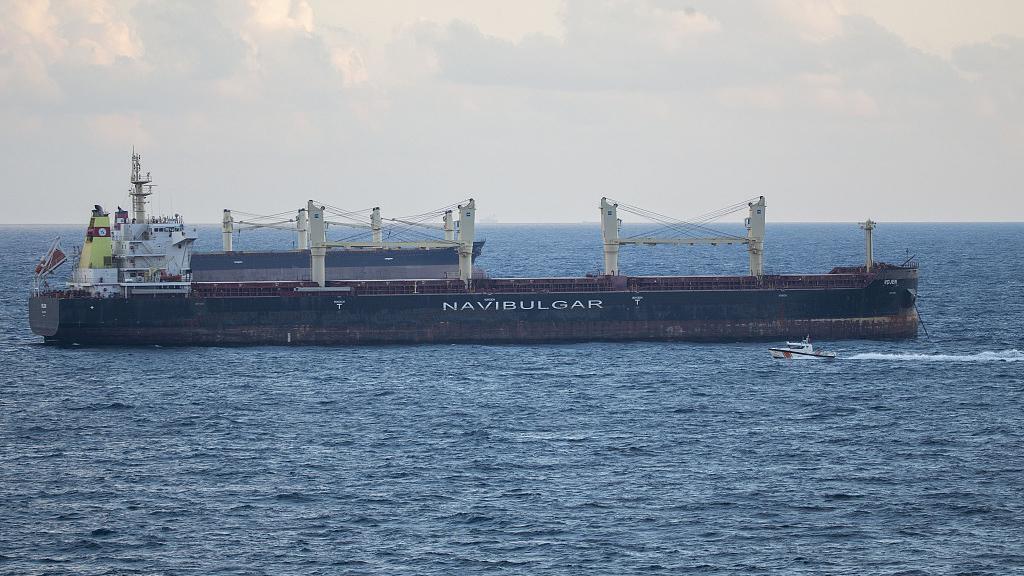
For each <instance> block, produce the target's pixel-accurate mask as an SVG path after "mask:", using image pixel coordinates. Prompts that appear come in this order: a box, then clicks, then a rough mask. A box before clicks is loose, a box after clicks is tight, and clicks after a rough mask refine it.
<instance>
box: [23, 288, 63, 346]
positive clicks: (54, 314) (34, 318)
mask: <svg viewBox="0 0 1024 576" xmlns="http://www.w3.org/2000/svg"><path fill="white" fill-rule="evenodd" d="M28 323H29V326H30V327H31V328H32V332H33V333H35V334H38V335H40V336H42V337H44V338H46V339H47V340H50V339H51V338H52V337H54V336H56V335H57V331H58V330H60V299H59V298H53V297H51V296H32V297H30V298H29V300H28Z"/></svg>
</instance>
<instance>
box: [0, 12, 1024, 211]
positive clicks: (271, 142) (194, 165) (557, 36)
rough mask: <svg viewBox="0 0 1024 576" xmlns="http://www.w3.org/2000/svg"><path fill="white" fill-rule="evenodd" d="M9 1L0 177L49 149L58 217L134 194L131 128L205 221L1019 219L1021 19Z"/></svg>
mask: <svg viewBox="0 0 1024 576" xmlns="http://www.w3.org/2000/svg"><path fill="white" fill-rule="evenodd" d="M0 2H4V4H3V5H2V6H0V9H3V10H4V13H5V14H8V15H9V16H8V17H6V18H5V19H4V20H2V21H0V122H2V123H3V124H4V126H5V127H8V128H9V129H8V130H5V131H4V133H3V135H2V136H0V172H3V173H4V174H6V175H7V178H8V182H9V183H10V184H9V185H13V186H14V187H15V188H17V187H18V186H19V185H21V186H24V185H25V184H26V183H30V182H34V181H36V180H38V179H39V176H40V174H42V173H44V172H45V173H47V174H52V173H53V170H51V169H49V168H47V167H44V166H42V162H43V161H42V160H39V159H41V158H49V159H59V160H58V161H59V162H60V163H61V165H62V166H61V170H60V171H59V175H58V176H57V177H56V178H57V179H56V181H53V182H52V184H53V188H54V189H55V190H57V191H58V192H55V194H57V195H63V196H61V198H60V199H59V200H58V202H57V203H58V204H59V208H58V209H57V211H56V212H55V213H57V214H58V215H59V216H60V217H61V218H62V219H66V220H76V219H77V217H78V215H79V205H80V204H83V202H84V200H83V199H82V198H79V196H84V195H88V196H92V195H95V194H100V193H101V191H104V190H110V189H115V190H120V188H121V186H120V184H122V183H123V182H122V180H123V176H124V166H123V165H122V164H123V162H122V160H123V157H124V156H126V155H127V153H128V151H129V150H130V148H131V145H132V144H133V143H134V144H138V145H140V147H142V146H144V148H145V149H144V150H143V151H144V152H145V153H146V157H147V159H148V160H149V161H150V162H152V164H150V166H151V169H152V170H153V171H154V175H155V176H157V177H158V178H160V181H161V188H160V191H161V194H172V193H176V194H179V196H178V199H177V201H176V204H175V205H176V207H177V209H178V211H182V212H184V213H186V214H190V215H191V216H190V217H191V218H192V219H194V220H210V219H213V218H214V217H215V216H216V214H217V211H218V210H220V209H221V208H223V207H225V206H233V207H238V208H240V209H246V210H247V211H251V212H259V211H261V210H265V211H266V212H268V213H270V212H279V211H281V210H283V209H285V208H290V207H292V204H296V203H297V202H302V201H304V200H305V199H306V198H308V197H316V198H322V199H325V200H331V201H332V202H331V203H332V204H335V205H353V207H362V205H363V204H370V205H372V204H375V203H380V204H382V205H390V206H395V207H396V208H393V210H392V212H393V214H395V215H400V214H401V213H403V212H402V211H403V210H406V207H409V208H408V211H409V212H411V211H413V208H412V206H415V207H417V208H422V209H428V208H431V207H432V206H434V205H440V204H444V203H447V202H448V201H449V200H453V199H459V198H465V197H470V196H474V197H476V198H477V199H478V201H479V202H480V204H481V206H482V207H485V208H482V209H485V210H486V212H487V213H491V214H496V215H499V217H500V219H501V220H503V221H510V220H538V219H539V220H578V219H582V218H592V217H593V214H592V212H593V211H594V210H593V206H592V205H593V204H594V198H599V197H600V196H602V195H608V196H612V197H618V198H624V199H626V200H629V201H631V202H632V203H635V204H640V205H647V206H650V207H651V208H656V209H659V211H662V212H665V213H672V214H675V215H678V216H686V215H689V214H693V213H700V212H704V211H708V210H710V209H713V208H716V207H717V206H719V205H720V204H721V203H723V202H724V203H729V202H731V201H734V200H736V199H742V198H747V197H749V196H752V195H754V194H757V193H764V194H766V195H768V196H769V199H770V205H771V207H772V208H771V210H772V214H773V216H776V217H779V218H786V219H848V220H853V219H855V218H862V217H864V215H863V214H860V213H857V214H854V213H853V211H854V210H860V209H861V207H862V206H878V207H880V208H879V209H880V210H884V211H885V213H884V214H883V213H879V212H874V213H873V214H872V216H873V217H875V218H876V219H877V218H880V217H888V218H900V219H918V218H941V219H954V218H981V217H986V218H998V217H999V216H1000V215H1001V214H1003V210H1006V209H1011V210H1012V209H1017V210H1018V211H1019V213H1024V205H1021V202H1022V200H1021V199H1020V198H1019V197H1018V196H1017V194H1016V193H1015V192H1013V191H1015V190H1017V189H1019V187H1020V185H1021V184H1022V182H1021V174H1020V172H1019V169H1018V168H1017V166H1019V165H1020V164H1021V161H1022V160H1024V133H1022V129H1021V128H1020V127H1021V126H1024V118H1022V110H1024V106H1022V104H1024V102H1022V101H1021V98H1022V94H1024V86H1022V85H1021V82H1022V81H1021V75H1020V74H1019V72H1017V71H1018V70H1020V69H1022V65H1024V50H1022V47H1021V46H1022V41H1021V40H1020V39H1019V38H1013V37H1004V38H996V39H993V40H992V41H989V42H981V43H976V44H973V45H970V46H964V47H961V48H960V49H958V50H956V51H954V52H953V57H952V58H951V59H950V60H946V59H944V58H942V57H937V56H933V55H930V54H926V53H923V52H921V51H919V50H916V49H914V48H913V47H911V46H908V45H907V44H906V43H905V42H904V41H903V40H902V39H901V38H900V37H899V36H897V35H895V34H893V33H891V32H890V31H889V30H887V29H885V28H884V27H882V26H880V25H879V24H878V22H876V21H875V20H873V19H871V18H869V17H866V16H863V15H858V14H853V13H850V12H849V11H848V10H846V8H845V7H844V6H843V5H842V4H839V3H817V2H815V3H807V2H802V1H797V0H793V1H781V2H769V1H767V0H766V1H756V2H730V1H714V2H711V1H701V0H693V1H674V0H630V1H627V0H618V1H613V0H608V1H605V0H601V1H591V0H587V1H582V0H570V1H568V2H566V3H565V4H564V5H563V6H562V9H561V11H560V18H561V26H560V27H559V28H558V33H550V34H545V33H540V32H535V33H525V34H514V35H505V36H503V37H496V36H493V35H489V34H487V33H485V32H484V31H482V30H481V28H480V27H479V26H478V25H477V24H475V23H474V22H472V21H470V20H469V19H462V20H460V19H454V20H450V21H434V22H428V21H423V20H417V19H410V20H409V21H407V22H406V23H405V24H403V25H402V26H399V27H397V28H395V29H393V30H389V31H388V34H387V35H386V36H382V37H376V36H372V35H367V34H365V33H362V32H360V31H359V30H353V29H350V28H348V27H346V24H347V22H346V20H345V19H344V17H343V16H342V17H338V18H335V19H333V20H328V19H325V18H324V16H323V14H321V13H320V12H318V11H317V10H316V9H315V7H316V4H315V3H313V4H311V3H309V2H307V1H306V0H267V1H259V2H257V1H252V2H250V1H248V0H222V1H218V2H208V3H203V4H193V3H179V2H167V1H156V0H121V1H115V0H111V1H101V0H89V1H85V0H82V1H70V2H67V3H62V4H60V5H59V9H58V8H56V7H55V6H57V5H50V4H47V3H45V2H29V1H21V0H0ZM373 9H377V10H386V8H373V7H370V8H366V10H368V11H372V10H373ZM478 9H481V8H478ZM341 13H342V14H343V12H341ZM547 28H548V29H550V28H551V27H550V26H548V27H547ZM55 135H59V136H55ZM112 187H113V188H112ZM977 189H981V191H980V192H977V191H975V190H977ZM71 190H79V191H81V192H80V193H79V194H72V193H71V192H66V191H71ZM965 190H972V194H971V201H965V200H964V191H965ZM174 191H178V192H174ZM807 198H814V199H815V201H814V202H808V201H807ZM850 198H857V199H858V201H857V203H856V205H855V206H851V205H850V204H849V202H848V199H850ZM88 200H89V201H88V202H85V205H86V207H88V206H91V205H92V203H95V201H98V200H101V199H92V198H89V199H88ZM282 204H283V205H282ZM31 210H33V203H32V201H31V200H30V199H20V198H18V199H15V200H14V201H13V205H12V211H11V212H10V214H26V213H29V212H30V211H31ZM61 210H66V211H67V212H60V211H61ZM19 211H20V212H19ZM211 215H213V216H211ZM16 217H17V218H20V216H16Z"/></svg>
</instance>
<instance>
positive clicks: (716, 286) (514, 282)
mask: <svg viewBox="0 0 1024 576" xmlns="http://www.w3.org/2000/svg"><path fill="white" fill-rule="evenodd" d="M911 269H913V267H910V266H906V267H904V266H893V265H879V266H878V268H877V269H875V270H873V271H872V272H866V271H865V270H864V268H863V267H859V268H857V267H847V268H835V269H833V270H832V271H830V272H829V273H827V274H781V275H764V276H761V277H757V276H584V277H565V278H477V279H474V280H473V281H472V283H471V284H470V285H469V286H467V285H466V284H465V283H464V282H462V281H461V280H458V279H424V280H412V279H411V280H337V281H328V282H327V283H326V286H325V287H323V288H321V287H319V286H317V285H316V284H315V283H313V282H299V281H281V282H193V283H192V284H191V294H190V296H192V297H198V298H240V297H249V298H259V297H282V296H288V297H302V296H306V295H309V294H310V293H318V292H319V293H323V292H327V293H329V292H332V291H333V292H345V293H348V294H352V295H361V296H388V295H411V294H490V293H500V294H540V293H588V292H589V293H595V292H660V291H698V290H699V291H705V290H709V291H723V290H829V289H860V288H864V287H866V286H868V285H869V284H871V282H872V281H874V280H875V278H876V277H877V276H878V273H879V272H880V271H882V270H911ZM40 295H44V296H48V297H52V298H82V297H88V295H87V294H86V293H84V292H77V291H69V290H51V291H47V292H44V293H42V294H40ZM133 297H173V296H171V295H166V296H164V295H146V296H133ZM179 297H180V296H179Z"/></svg>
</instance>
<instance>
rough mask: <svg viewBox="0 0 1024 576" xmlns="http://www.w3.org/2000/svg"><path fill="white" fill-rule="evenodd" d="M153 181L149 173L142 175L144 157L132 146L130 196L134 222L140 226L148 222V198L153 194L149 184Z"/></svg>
mask: <svg viewBox="0 0 1024 576" xmlns="http://www.w3.org/2000/svg"><path fill="white" fill-rule="evenodd" d="M152 181H153V179H152V178H150V176H149V172H146V175H145V176H143V175H142V155H141V154H137V153H136V152H135V147H134V146H132V191H131V192H129V193H128V194H129V196H131V197H132V220H133V221H134V222H136V223H138V224H144V223H145V222H146V197H147V196H149V195H150V194H152V193H153V187H152V186H147V184H150V183H151V182H152Z"/></svg>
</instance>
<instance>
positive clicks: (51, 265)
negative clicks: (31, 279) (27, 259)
mask: <svg viewBox="0 0 1024 576" xmlns="http://www.w3.org/2000/svg"><path fill="white" fill-rule="evenodd" d="M67 259H68V258H67V255H66V254H64V251H63V250H61V249H60V236H58V237H57V238H54V239H53V243H52V244H50V249H49V250H47V251H46V254H45V255H44V256H43V257H42V258H40V259H39V264H36V276H45V275H46V274H49V273H51V272H53V271H54V270H56V269H57V268H59V267H60V265H61V264H63V263H64V262H65V261H66V260H67Z"/></svg>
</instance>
